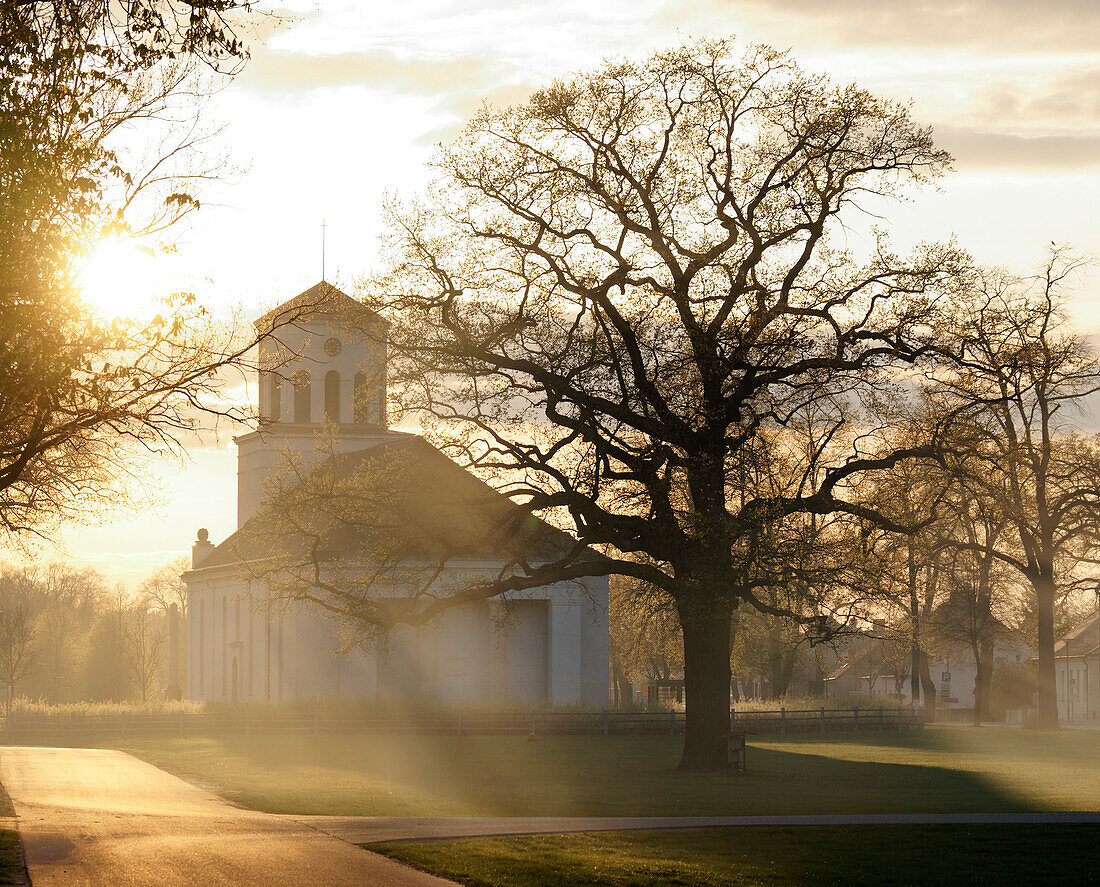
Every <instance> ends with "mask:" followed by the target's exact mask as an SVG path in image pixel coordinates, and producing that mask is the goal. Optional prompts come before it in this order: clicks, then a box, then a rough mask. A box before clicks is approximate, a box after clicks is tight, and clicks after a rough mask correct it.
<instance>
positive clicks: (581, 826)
mask: <svg viewBox="0 0 1100 887" xmlns="http://www.w3.org/2000/svg"><path fill="white" fill-rule="evenodd" d="M292 818H293V819H294V820H295V821H296V822H299V823H302V824H303V825H309V826H312V827H313V828H316V829H319V830H321V831H324V832H327V833H328V834H330V835H333V836H334V837H337V838H340V839H341V840H344V841H348V842H350V843H352V844H382V843H390V842H398V841H445V840H450V839H454V838H476V837H500V836H504V835H548V834H568V833H570V832H618V831H649V830H666V829H691V828H738V827H745V826H822V825H832V826H837V825H841V826H844V825H850V826H865V825H981V824H996V825H1023V824H1050V823H1056V822H1058V823H1064V822H1090V823H1098V824H1100V813H1072V812H1070V813H886V814H866V815H865V814H846V813H841V814H822V815H805V816H510V817H455V818H445V817H425V818H422V819H420V818H416V817H410V816H295V817H292Z"/></svg>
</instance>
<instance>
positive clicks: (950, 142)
mask: <svg viewBox="0 0 1100 887" xmlns="http://www.w3.org/2000/svg"><path fill="white" fill-rule="evenodd" d="M935 135H936V144H937V145H939V146H940V147H941V148H945V149H947V150H948V151H950V152H951V153H952V154H953V155H954V156H955V161H956V162H955V167H956V169H964V168H970V169H975V168H984V169H1029V170H1048V171H1055V172H1057V171H1066V172H1070V171H1074V170H1083V169H1100V135H1080V136H1078V135H1038V136H1027V135H1016V134H1013V133H1004V132H989V131H984V130H979V129H966V128H961V127H951V126H937V127H936V130H935Z"/></svg>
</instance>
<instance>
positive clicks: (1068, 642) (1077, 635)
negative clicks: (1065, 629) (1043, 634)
mask: <svg viewBox="0 0 1100 887" xmlns="http://www.w3.org/2000/svg"><path fill="white" fill-rule="evenodd" d="M1098 622H1100V617H1098V616H1097V614H1096V613H1092V614H1091V615H1089V616H1088V617H1086V618H1085V619H1084V620H1082V621H1081V623H1080V624H1079V625H1077V626H1076V627H1075V628H1073V629H1072V630H1071V631H1070V632H1069V633H1068V634H1067V635H1066V636H1065V637H1064V638H1062V640H1060V641H1059V642H1058V643H1057V644H1055V645H1054V655H1055V656H1057V657H1062V656H1065V657H1077V656H1094V655H1095V654H1096V652H1097V650H1098V648H1100V636H1098V635H1097V630H1098V626H1097V623H1098Z"/></svg>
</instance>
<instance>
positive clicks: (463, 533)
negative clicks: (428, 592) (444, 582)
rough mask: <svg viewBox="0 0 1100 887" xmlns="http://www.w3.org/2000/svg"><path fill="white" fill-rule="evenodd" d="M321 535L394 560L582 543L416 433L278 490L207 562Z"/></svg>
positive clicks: (543, 556) (533, 551) (350, 549)
mask: <svg viewBox="0 0 1100 887" xmlns="http://www.w3.org/2000/svg"><path fill="white" fill-rule="evenodd" d="M288 515H289V516H290V519H287V516H288ZM313 536H316V537H317V538H319V539H320V540H321V542H320V547H322V548H324V549H326V550H331V551H332V552H333V553H334V554H336V555H337V556H339V555H341V554H344V555H350V554H356V553H358V554H359V556H362V557H368V558H369V557H371V556H372V555H375V556H377V555H378V552H379V547H380V546H381V547H382V548H383V549H384V551H383V553H384V554H388V555H390V556H391V561H392V562H396V561H398V560H399V559H400V558H401V557H403V558H405V559H406V560H407V561H408V562H410V563H415V562H418V561H421V562H422V561H423V560H426V559H433V560H434V559H457V560H462V559H474V560H493V561H499V560H515V559H521V560H528V559H529V560H548V559H551V558H554V557H558V556H561V555H562V554H564V553H565V552H567V551H568V550H569V549H570V548H571V547H572V546H573V545H575V540H574V539H573V537H572V536H570V535H569V534H568V533H565V532H563V531H561V530H559V529H557V528H556V527H553V526H551V525H550V524H548V523H546V522H545V521H543V520H541V519H540V518H538V517H536V516H535V515H532V514H530V513H528V512H526V511H525V510H524V509H522V508H521V507H520V506H518V505H516V504H515V503H514V502H512V501H511V499H509V498H508V497H507V496H504V495H503V494H501V493H499V492H497V491H496V490H494V489H493V488H492V487H490V486H489V485H488V484H486V483H484V482H483V481H481V480H480V479H479V478H477V477H475V476H474V475H473V474H471V473H470V472H469V471H466V470H465V469H464V468H462V467H461V466H459V465H457V464H456V463H454V462H452V461H451V460H450V459H448V458H447V457H446V456H445V455H444V454H443V453H441V452H440V451H439V450H437V449H436V448H435V447H433V446H432V445H431V444H429V443H428V442H427V441H425V440H424V439H423V438H420V437H416V436H413V435H409V436H403V437H402V438H400V439H397V440H393V441H387V442H384V443H379V444H376V445H374V446H372V447H369V448H367V449H365V450H360V451H357V452H354V453H347V454H340V455H336V456H333V457H330V458H329V459H327V460H326V461H325V462H324V463H322V464H321V465H320V466H318V467H317V468H316V469H314V470H313V472H312V473H311V474H309V475H306V476H304V477H303V479H302V480H301V481H300V482H299V483H297V484H294V485H292V486H290V487H287V488H285V489H284V490H281V491H280V492H279V493H277V494H276V495H275V499H274V500H273V502H272V504H271V505H269V506H268V508H267V509H265V510H263V511H261V512H260V513H259V514H258V515H256V516H255V517H253V518H251V519H250V520H249V521H247V522H246V523H245V524H244V526H243V527H241V528H240V529H239V530H238V531H237V532H236V533H234V534H233V535H232V536H230V537H229V538H227V539H226V540H225V541H224V542H222V543H221V544H220V545H218V546H217V547H216V548H215V549H214V551H213V552H212V553H211V554H210V555H209V556H208V557H207V558H206V559H204V560H203V561H202V562H201V563H200V564H199V565H198V569H206V568H208V567H224V566H230V565H233V564H236V563H240V562H242V561H249V560H259V559H262V558H265V557H269V556H271V555H272V553H273V552H275V551H277V552H278V553H279V554H280V555H287V554H290V555H292V556H293V555H294V554H296V553H297V554H301V553H304V552H305V551H306V545H307V541H306V540H307V539H309V538H311V537H313ZM587 556H588V557H593V558H595V557H600V555H598V554H597V553H596V552H589V554H588V555H587Z"/></svg>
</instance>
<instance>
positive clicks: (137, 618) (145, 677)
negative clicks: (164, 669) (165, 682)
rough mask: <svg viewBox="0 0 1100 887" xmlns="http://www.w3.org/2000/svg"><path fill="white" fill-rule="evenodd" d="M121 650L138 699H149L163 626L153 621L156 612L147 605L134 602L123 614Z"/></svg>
mask: <svg viewBox="0 0 1100 887" xmlns="http://www.w3.org/2000/svg"><path fill="white" fill-rule="evenodd" d="M123 625H124V630H123V635H122V654H123V659H124V661H125V663H126V668H127V670H128V671H129V673H130V677H131V679H132V680H133V682H134V685H135V686H136V687H137V688H138V691H139V692H140V693H141V701H142V703H145V702H147V701H148V700H149V695H150V693H152V691H153V690H154V689H156V686H157V681H158V679H159V677H160V659H161V656H160V654H161V647H162V646H163V645H164V629H163V628H162V627H161V626H159V625H157V624H156V616H155V615H154V613H153V611H152V610H150V609H149V608H148V607H147V606H145V605H143V604H141V603H138V604H134V605H133V606H131V607H130V608H129V609H128V610H127V611H126V612H125V614H124V622H123Z"/></svg>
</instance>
